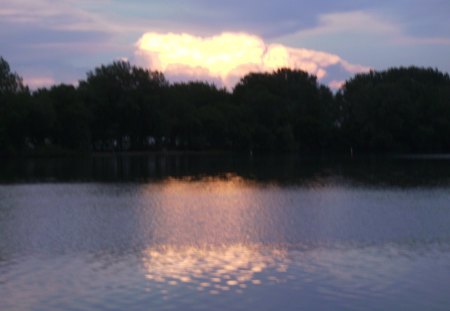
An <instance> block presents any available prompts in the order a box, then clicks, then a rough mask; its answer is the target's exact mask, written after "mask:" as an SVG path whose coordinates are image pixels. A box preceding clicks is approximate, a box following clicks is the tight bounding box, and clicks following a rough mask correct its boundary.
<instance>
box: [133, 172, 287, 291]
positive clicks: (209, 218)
mask: <svg viewBox="0 0 450 311" xmlns="http://www.w3.org/2000/svg"><path fill="white" fill-rule="evenodd" d="M155 190H156V189H154V186H149V188H148V189H146V191H145V196H144V197H145V198H146V199H147V200H150V201H152V202H157V204H156V207H155V205H153V208H152V209H146V210H145V211H144V213H147V215H145V216H144V219H145V220H143V225H145V224H148V219H151V221H152V227H151V235H152V237H153V239H154V240H155V241H158V243H157V244H156V243H155V245H149V247H148V248H147V249H146V250H145V251H144V252H143V254H142V261H143V264H144V266H145V275H146V278H147V279H148V280H150V281H151V282H154V283H155V284H164V286H166V285H170V286H189V287H192V288H194V289H196V290H198V291H205V292H206V293H208V294H218V293H220V292H226V291H234V292H237V293H239V292H241V291H243V290H244V289H245V288H247V287H249V286H256V285H260V284H264V283H265V282H267V281H271V282H273V281H274V279H273V278H268V277H269V276H270V271H276V272H277V273H278V275H279V273H280V272H285V271H286V270H287V267H288V264H287V259H286V251H285V250H284V249H283V248H282V247H278V246H276V245H274V244H272V245H271V246H270V247H269V246H266V245H262V244H261V243H260V240H261V235H263V234H264V229H265V228H266V227H267V226H266V224H265V222H264V221H263V220H262V218H261V217H260V215H261V214H263V210H262V209H261V206H262V203H261V196H259V197H258V196H257V193H260V189H259V188H258V186H257V185H255V184H253V182H250V181H247V180H244V179H243V178H241V177H239V176H236V175H224V176H221V177H206V178H200V179H194V178H183V179H172V178H170V179H167V180H165V181H164V182H163V183H161V184H159V185H158V191H155ZM266 221H267V220H266Z"/></svg>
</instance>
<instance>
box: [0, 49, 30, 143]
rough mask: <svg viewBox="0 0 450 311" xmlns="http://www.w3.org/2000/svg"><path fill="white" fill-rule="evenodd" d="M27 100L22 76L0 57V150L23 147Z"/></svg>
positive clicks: (26, 89) (27, 92) (26, 91)
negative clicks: (12, 70)
mask: <svg viewBox="0 0 450 311" xmlns="http://www.w3.org/2000/svg"><path fill="white" fill-rule="evenodd" d="M28 101H29V91H28V88H26V87H25V86H24V85H23V82H22V78H21V77H20V76H19V75H18V74H17V73H14V72H11V70H10V67H9V64H8V63H7V62H6V60H4V59H3V58H2V57H0V152H5V151H6V152H11V151H14V150H18V149H22V148H24V146H25V140H26V135H27V129H26V119H27V113H28V110H27V108H28V107H27V103H28Z"/></svg>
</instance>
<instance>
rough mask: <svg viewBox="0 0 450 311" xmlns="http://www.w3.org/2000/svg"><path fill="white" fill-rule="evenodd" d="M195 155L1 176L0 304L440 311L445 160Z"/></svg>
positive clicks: (449, 214) (445, 251)
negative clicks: (396, 162) (368, 162)
mask: <svg viewBox="0 0 450 311" xmlns="http://www.w3.org/2000/svg"><path fill="white" fill-rule="evenodd" d="M143 159H144V158H143ZM143 159H141V160H143ZM200 159H201V158H199V159H197V160H192V159H191V160H186V159H184V160H183V158H178V159H175V160H174V159H170V158H169V159H166V160H161V161H166V162H165V163H166V164H164V165H163V166H161V167H169V168H168V169H167V170H166V171H164V172H161V171H159V172H160V173H157V172H158V170H160V169H161V167H160V166H159V165H160V164H155V163H159V162H158V161H159V160H155V161H156V162H154V161H152V160H148V162H145V163H147V164H143V163H144V162H141V161H140V160H138V161H136V162H134V161H131V162H129V163H128V164H126V165H125V164H123V163H122V164H120V165H122V169H120V168H118V169H117V170H116V171H115V172H114V173H111V174H112V175H108V174H109V173H110V172H109V173H108V168H110V166H109V164H105V168H104V170H103V169H100V170H97V168H91V169H88V170H87V171H84V172H82V173H80V175H76V173H70V171H66V170H65V169H62V170H60V169H59V168H54V170H53V171H52V172H51V173H49V171H47V170H44V171H41V172H40V173H39V174H37V173H36V172H37V170H39V169H40V168H39V167H40V166H39V165H38V166H37V167H35V168H34V171H33V172H34V173H33V174H31V175H27V174H25V175H19V176H21V177H23V178H24V179H25V180H27V181H28V182H27V183H18V182H17V180H16V181H15V182H14V183H6V181H5V179H2V181H3V184H1V185H0V237H1V238H0V288H1V290H0V306H1V308H0V309H2V310H3V309H4V310H19V311H20V310H24V311H25V310H46V311H47V310H180V309H182V310H201V309H203V310H298V309H307V310H315V309H320V310H336V309H344V310H361V309H365V310H398V309H407V310H447V309H448V306H449V305H450V298H449V296H448V292H447V288H449V286H450V282H449V280H450V226H449V225H448V224H449V223H450V209H449V204H448V202H450V185H448V183H447V181H446V178H445V177H444V175H445V174H446V172H447V171H446V165H447V164H445V163H446V162H439V163H440V164H437V165H436V167H434V165H433V164H430V163H428V162H427V163H425V162H424V163H422V164H421V165H422V166H421V169H419V171H421V172H425V174H423V175H422V178H423V180H421V181H419V179H417V178H416V177H417V176H415V175H414V174H416V173H417V172H415V173H412V174H411V175H412V176H410V175H409V174H408V173H407V169H408V168H409V166H408V165H409V164H408V165H406V167H403V166H400V167H395V166H394V167H393V170H392V172H390V173H389V174H390V175H388V176H384V177H383V174H382V172H383V169H386V168H389V167H391V165H392V163H391V162H390V163H391V164H386V163H381V164H380V165H381V168H382V169H379V170H377V169H376V168H377V167H379V166H378V164H374V166H373V168H372V169H368V167H366V166H364V165H363V166H362V167H358V165H356V166H351V165H350V166H347V164H342V163H340V164H329V165H325V166H323V167H321V166H320V165H319V166H317V165H315V164H311V166H308V165H306V164H307V162H306V163H305V162H304V161H303V160H302V161H299V162H296V161H293V162H289V161H291V160H292V159H291V160H289V161H288V160H287V161H286V162H280V161H278V162H273V161H272V160H268V162H265V161H262V160H261V162H259V161H260V160H258V159H254V160H249V161H250V162H245V163H247V164H248V166H241V164H239V163H240V160H236V161H237V162H238V164H236V163H235V162H233V161H234V160H230V161H231V162H225V163H224V164H223V165H224V166H223V167H221V166H220V161H219V160H218V159H216V160H213V159H214V158H212V159H210V160H209V161H212V163H214V164H211V163H210V164H208V165H206V168H204V169H201V167H200V163H201V161H200ZM91 160H92V159H91ZM91 160H89V161H91ZM116 160H117V159H116ZM116 160H114V161H116ZM441 160H442V159H439V161H441ZM108 161H109V160H108ZM108 161H106V162H105V163H109V162H108ZM172 161H174V162H173V163H172ZM184 161H187V162H186V163H185V162H184ZM189 161H192V162H189ZM199 161H200V162H199ZM214 161H218V162H217V163H216V162H214ZM246 161H247V160H246ZM402 161H403V160H402ZM414 161H415V160H414ZM420 161H424V160H423V159H420ZM125 162H126V161H125ZM432 162H433V161H432ZM167 163H171V164H167ZM230 163H231V164H230ZM233 163H234V164H233ZM275 163H278V164H275ZM414 163H415V162H414ZM91 164H92V165H94V166H95V167H97V165H99V163H97V162H95V161H94V162H93V163H92V162H91ZM154 164H155V165H154ZM316 164H317V163H316ZM58 165H59V164H56V167H58ZM120 165H119V167H120ZM196 165H199V166H198V167H197V166H196ZM49 167H50V166H49ZM158 167H159V168H158ZM245 167H247V168H245ZM41 168H42V167H41ZM83 168H86V166H84V165H82V166H81V167H79V169H80V170H81V171H82V169H83ZM431 168H433V169H431ZM439 169H442V171H441V172H440V173H437V175H436V176H437V177H436V179H433V178H429V177H430V176H432V175H433V172H434V170H439ZM141 170H143V171H145V170H150V171H151V172H150V173H148V172H147V173H142V171H141ZM211 171H212V173H211V174H207V172H211ZM375 171H378V172H377V173H375ZM63 172H65V173H64V174H68V175H67V176H63V177H62V175H61V174H63ZM189 172H190V173H189ZM364 172H365V174H366V176H365V177H362V176H364ZM90 174H91V175H90ZM96 174H99V175H96ZM103 174H106V175H103ZM121 174H122V175H121ZM123 174H125V175H126V174H129V175H127V176H125V175H123ZM158 174H159V175H158ZM2 176H3V178H4V176H6V175H2ZM45 176H52V178H54V179H56V181H64V182H63V183H60V182H53V183H41V182H37V181H42V178H43V177H45ZM87 176H88V177H87ZM89 176H90V177H89ZM105 176H106V177H105ZM119 176H122V177H123V181H126V182H115V183H112V182H111V181H117V180H118V179H119V180H120V178H119ZM155 176H159V177H158V178H154V177H155ZM371 176H372V177H371ZM393 176H397V177H398V178H397V177H395V178H392V179H390V178H391V177H393ZM408 176H410V178H408ZM427 176H428V177H427ZM34 178H36V180H35V179H34ZM84 178H86V180H87V181H89V182H87V183H84V182H79V181H80V180H84ZM72 179H74V180H77V181H78V182H77V183H68V182H67V181H69V180H72ZM44 180H45V181H48V180H47V179H46V178H44ZM99 180H100V181H104V180H106V181H108V182H106V183H104V182H98V181H99ZM385 180H390V182H385ZM30 181H32V182H31V183H30ZM93 181H97V182H93ZM131 181H132V182H131ZM436 181H437V182H436Z"/></svg>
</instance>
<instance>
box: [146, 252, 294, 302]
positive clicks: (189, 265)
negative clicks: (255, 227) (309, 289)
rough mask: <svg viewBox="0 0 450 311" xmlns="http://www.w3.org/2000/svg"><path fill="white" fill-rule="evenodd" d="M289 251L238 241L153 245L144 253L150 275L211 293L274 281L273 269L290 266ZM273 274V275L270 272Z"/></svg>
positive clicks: (165, 283)
mask: <svg viewBox="0 0 450 311" xmlns="http://www.w3.org/2000/svg"><path fill="white" fill-rule="evenodd" d="M286 254H287V252H286V250H283V249H281V248H280V249H275V248H272V249H269V248H263V247H258V246H246V245H243V244H235V245H229V246H222V247H205V248H198V247H188V246H187V247H174V246H161V247H152V248H149V249H147V250H146V251H145V252H144V253H143V258H142V260H143V263H144V266H145V270H146V278H147V279H148V280H150V281H152V282H155V283H159V284H163V285H165V286H166V285H172V286H178V285H189V286H191V287H193V288H195V289H196V290H198V291H206V292H208V293H209V294H218V293H220V292H226V291H235V292H237V293H239V292H242V290H243V289H245V288H247V287H249V286H256V285H260V284H263V283H264V282H268V281H269V282H274V281H277V278H274V277H273V276H270V273H268V272H269V271H276V273H277V275H278V277H279V276H280V273H283V272H286V271H287V269H288V260H287V256H286ZM268 274H269V275H268Z"/></svg>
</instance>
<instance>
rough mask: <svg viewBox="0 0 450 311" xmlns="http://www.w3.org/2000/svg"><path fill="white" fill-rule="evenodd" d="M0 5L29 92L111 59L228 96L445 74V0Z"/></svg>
mask: <svg viewBox="0 0 450 311" xmlns="http://www.w3.org/2000/svg"><path fill="white" fill-rule="evenodd" d="M0 1H1V5H0V56H2V57H3V58H4V59H6V60H7V61H8V63H9V64H10V66H11V68H12V70H13V71H15V72H17V73H19V75H20V76H22V77H23V78H24V81H25V83H26V84H27V85H29V86H30V87H31V88H32V89H36V88H38V87H47V86H51V85H54V84H59V83H70V84H76V83H77V82H78V81H79V80H82V79H85V78H86V73H87V72H88V71H90V70H93V69H94V68H95V67H97V66H100V65H102V64H110V63H112V62H113V61H117V60H128V61H130V63H132V64H133V65H137V66H141V67H146V68H149V69H150V70H159V71H162V72H163V73H164V74H165V75H166V77H167V78H168V79H169V80H170V81H186V80H202V81H210V82H213V83H216V84H217V85H218V86H221V87H222V86H223V87H227V88H229V89H232V88H233V86H234V85H235V84H236V83H237V82H238V81H239V79H240V77H242V76H243V75H245V74H246V73H248V72H255V71H256V72H263V71H268V72H270V71H273V70H275V69H277V68H280V67H289V68H293V69H301V70H306V71H308V72H310V73H311V74H314V75H316V76H317V77H318V79H319V81H320V82H321V83H323V84H327V85H329V86H330V87H332V88H334V89H336V88H338V87H339V86H341V85H342V83H343V82H344V81H345V80H346V79H348V78H350V77H352V76H353V75H354V74H356V73H360V72H367V71H368V70H371V69H373V70H384V69H387V68H390V67H394V66H410V65H415V66H421V67H433V68H437V69H438V70H440V71H443V72H450V57H449V55H450V1H449V0H395V1H392V0H389V1H387V0H315V1H304V0H276V1H273V0H272V1H269V0H239V1H238V0H221V1H215V0H184V1H182V0H0Z"/></svg>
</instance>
